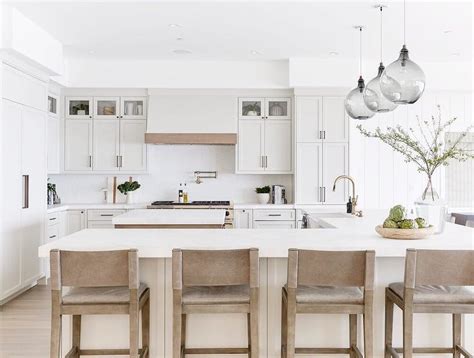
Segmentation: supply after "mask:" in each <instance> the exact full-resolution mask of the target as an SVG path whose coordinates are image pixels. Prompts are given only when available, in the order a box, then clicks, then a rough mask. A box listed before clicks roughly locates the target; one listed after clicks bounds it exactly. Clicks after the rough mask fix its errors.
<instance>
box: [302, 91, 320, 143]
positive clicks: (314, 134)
mask: <svg viewBox="0 0 474 358" xmlns="http://www.w3.org/2000/svg"><path fill="white" fill-rule="evenodd" d="M321 117H322V98H321V97H297V98H296V141H297V142H300V143H317V142H321V141H322V135H321V134H322V130H323V128H322V119H321Z"/></svg>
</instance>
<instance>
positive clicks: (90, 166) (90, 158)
mask: <svg viewBox="0 0 474 358" xmlns="http://www.w3.org/2000/svg"><path fill="white" fill-rule="evenodd" d="M89 168H92V155H89Z"/></svg>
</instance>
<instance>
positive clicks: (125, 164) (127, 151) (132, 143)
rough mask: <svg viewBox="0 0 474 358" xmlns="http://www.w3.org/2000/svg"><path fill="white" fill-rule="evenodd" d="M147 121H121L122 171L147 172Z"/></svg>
mask: <svg viewBox="0 0 474 358" xmlns="http://www.w3.org/2000/svg"><path fill="white" fill-rule="evenodd" d="M145 132H146V120H136V119H122V120H120V145H119V151H120V161H119V164H120V170H121V171H127V172H134V171H146V169H147V151H146V150H147V149H146V145H145V143H144V138H145Z"/></svg>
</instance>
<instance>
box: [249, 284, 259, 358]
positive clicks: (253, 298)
mask: <svg viewBox="0 0 474 358" xmlns="http://www.w3.org/2000/svg"><path fill="white" fill-rule="evenodd" d="M258 305H259V303H258V288H251V289H250V351H251V354H250V357H251V358H258V354H259V353H258V351H259V347H258Z"/></svg>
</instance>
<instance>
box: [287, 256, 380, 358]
mask: <svg viewBox="0 0 474 358" xmlns="http://www.w3.org/2000/svg"><path fill="white" fill-rule="evenodd" d="M374 265H375V252H374V251H313V250H297V249H290V250H289V251H288V282H287V284H286V285H285V286H284V287H283V289H282V327H281V342H282V343H281V356H282V358H294V356H295V354H298V353H301V354H349V356H350V357H351V358H355V357H362V354H361V352H360V350H359V348H358V347H357V333H358V332H357V315H358V314H362V315H363V318H364V350H365V352H364V353H365V357H368V358H369V357H370V358H372V357H373V321H372V320H373V295H374V291H373V290H374ZM362 287H363V288H362ZM298 313H305V314H308V313H314V314H318V313H319V314H327V313H334V314H336V313H339V314H340V313H342V314H344V313H345V314H348V315H349V332H350V333H349V341H350V347H349V348H295V322H296V314H298Z"/></svg>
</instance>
